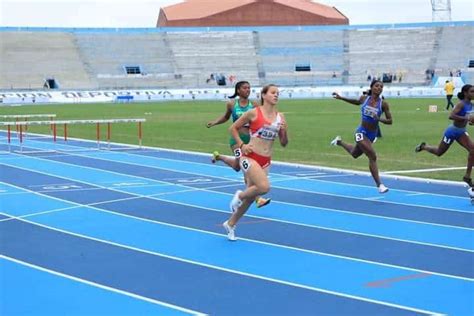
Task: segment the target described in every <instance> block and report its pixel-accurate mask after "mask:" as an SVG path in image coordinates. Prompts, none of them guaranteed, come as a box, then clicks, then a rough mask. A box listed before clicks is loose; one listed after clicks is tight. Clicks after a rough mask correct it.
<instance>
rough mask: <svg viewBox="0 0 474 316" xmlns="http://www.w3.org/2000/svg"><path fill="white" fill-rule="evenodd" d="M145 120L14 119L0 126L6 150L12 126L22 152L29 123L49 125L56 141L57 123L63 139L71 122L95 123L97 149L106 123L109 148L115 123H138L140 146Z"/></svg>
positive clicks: (65, 137)
mask: <svg viewBox="0 0 474 316" xmlns="http://www.w3.org/2000/svg"><path fill="white" fill-rule="evenodd" d="M143 122H146V119H142V118H138V119H105V120H60V121H15V122H0V126H6V127H7V142H8V151H9V152H11V134H12V131H11V129H12V126H15V127H16V130H17V133H19V137H18V139H19V141H20V151H21V152H23V128H25V130H26V128H27V126H29V125H51V127H52V130H53V141H54V143H56V140H57V128H56V127H57V125H63V126H64V141H67V139H68V134H67V127H68V125H72V124H96V137H97V149H100V125H101V124H107V146H108V149H109V150H110V138H111V124H115V123H138V145H139V148H142V123H143Z"/></svg>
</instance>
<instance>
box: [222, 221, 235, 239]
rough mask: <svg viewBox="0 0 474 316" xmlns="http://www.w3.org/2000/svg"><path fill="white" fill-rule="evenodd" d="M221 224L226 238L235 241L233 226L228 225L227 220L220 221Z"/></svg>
mask: <svg viewBox="0 0 474 316" xmlns="http://www.w3.org/2000/svg"><path fill="white" fill-rule="evenodd" d="M222 226H224V228H225V231H226V232H227V239H229V240H230V241H236V240H237V237H235V226H234V227H231V226H230V225H229V221H225V222H224V223H222Z"/></svg>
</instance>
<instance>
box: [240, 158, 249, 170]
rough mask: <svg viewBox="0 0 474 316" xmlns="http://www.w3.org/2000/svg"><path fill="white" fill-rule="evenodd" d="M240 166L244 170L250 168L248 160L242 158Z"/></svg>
mask: <svg viewBox="0 0 474 316" xmlns="http://www.w3.org/2000/svg"><path fill="white" fill-rule="evenodd" d="M240 166H241V167H242V169H243V170H244V172H245V171H247V170H249V169H250V166H251V164H250V161H248V159H242V160H241V161H240Z"/></svg>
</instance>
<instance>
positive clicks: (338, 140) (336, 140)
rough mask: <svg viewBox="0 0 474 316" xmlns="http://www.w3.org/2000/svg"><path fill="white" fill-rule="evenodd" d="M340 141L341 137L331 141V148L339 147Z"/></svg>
mask: <svg viewBox="0 0 474 316" xmlns="http://www.w3.org/2000/svg"><path fill="white" fill-rule="evenodd" d="M341 140H342V137H341V136H339V135H338V136H336V137H335V138H334V139H333V140H332V141H331V146H337V145H339V142H340V141H341Z"/></svg>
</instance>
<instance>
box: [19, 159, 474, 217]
mask: <svg viewBox="0 0 474 316" xmlns="http://www.w3.org/2000/svg"><path fill="white" fill-rule="evenodd" d="M121 154H126V155H132V156H137V155H135V154H130V153H121ZM73 155H74V156H77V157H86V158H92V159H98V160H104V161H110V159H107V158H101V157H90V156H88V155H79V154H73ZM28 158H36V157H28ZM148 158H154V159H162V160H168V161H172V162H175V161H176V160H173V159H167V158H155V157H148ZM36 159H41V158H36ZM58 163H61V162H58ZM121 163H123V164H129V165H138V166H142V165H140V164H138V163H131V162H121ZM185 163H189V164H197V165H203V164H202V163H196V162H188V161H186V162H185ZM206 166H207V165H206ZM78 167H81V168H90V169H94V168H91V167H85V166H78ZM149 168H155V169H161V170H169V171H175V172H176V171H178V172H183V171H179V170H176V169H169V168H162V167H155V166H153V167H152V166H149ZM96 170H97V169H96ZM99 170H100V169H99ZM107 172H111V173H116V172H113V171H107ZM185 173H188V174H193V175H198V176H207V177H209V175H206V174H202V173H195V172H189V171H186V172H185ZM119 174H120V173H119ZM121 175H123V174H121ZM281 176H283V175H281ZM132 177H136V176H132ZM212 177H214V178H221V179H226V180H228V178H225V177H224V178H223V177H218V176H212ZM284 177H288V179H280V180H278V182H283V181H290V180H301V179H304V178H301V177H291V176H284ZM145 179H146V178H145ZM308 180H310V181H311V179H308ZM155 181H156V180H155ZM317 181H322V182H328V183H335V184H338V185H340V184H341V183H340V182H334V181H328V180H317ZM273 182H276V181H275V180H274V181H273ZM346 185H347V186H355V187H363V188H373V187H372V186H367V185H359V184H346ZM278 188H280V189H285V190H292V191H300V192H307V193H316V194H323V195H329V196H339V197H345V198H350V199H357V200H364V199H363V198H359V197H354V196H345V195H337V194H331V193H326V192H318V191H308V190H301V189H293V188H286V187H278ZM396 191H399V192H408V193H414V192H416V191H408V190H399V189H397V190H396ZM427 194H430V195H435V196H443V197H444V196H448V197H450V198H457V199H465V200H467V198H463V197H457V196H450V195H445V194H434V193H427ZM384 203H390V204H396V205H406V206H416V207H423V208H429V209H440V210H447V211H451V212H459V213H471V212H468V211H462V210H457V209H450V208H442V207H436V206H426V205H419V204H409V203H400V202H392V201H387V200H385V201H384Z"/></svg>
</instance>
